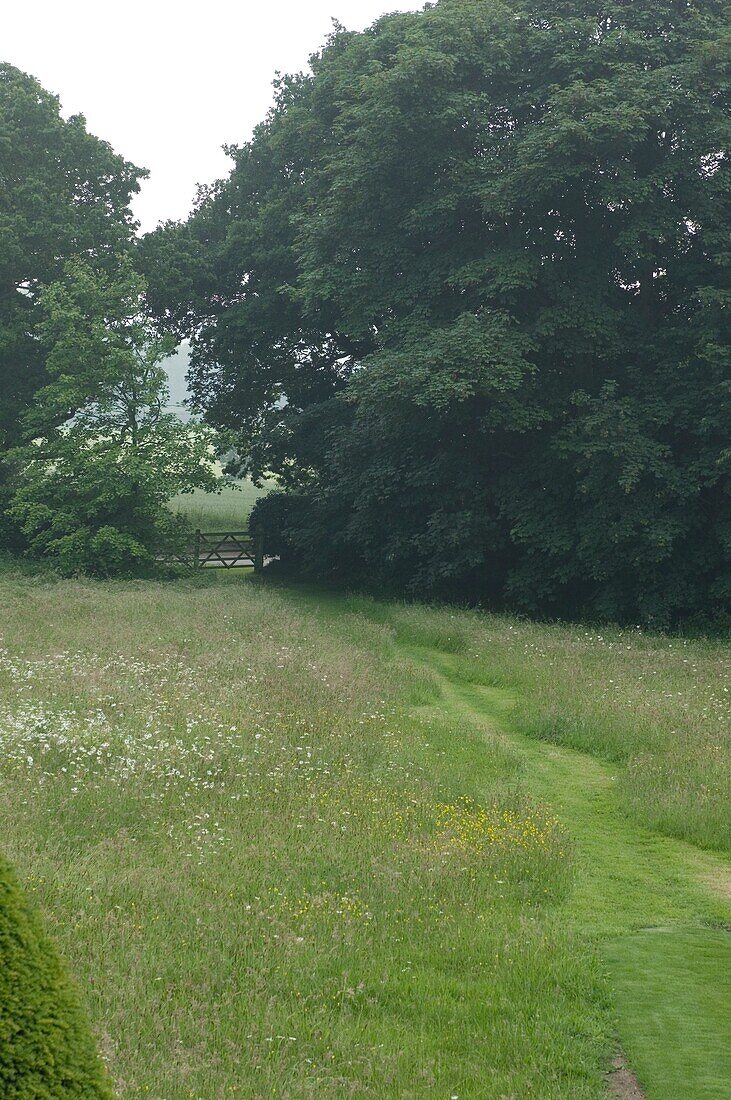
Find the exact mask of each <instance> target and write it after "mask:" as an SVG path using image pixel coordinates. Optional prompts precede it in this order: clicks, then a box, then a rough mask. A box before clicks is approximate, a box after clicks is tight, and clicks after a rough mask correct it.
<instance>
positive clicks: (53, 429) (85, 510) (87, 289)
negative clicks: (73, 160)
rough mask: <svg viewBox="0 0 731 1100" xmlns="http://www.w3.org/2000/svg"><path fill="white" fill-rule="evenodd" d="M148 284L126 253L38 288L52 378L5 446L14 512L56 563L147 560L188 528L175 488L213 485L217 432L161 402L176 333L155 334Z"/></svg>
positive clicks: (95, 567)
mask: <svg viewBox="0 0 731 1100" xmlns="http://www.w3.org/2000/svg"><path fill="white" fill-rule="evenodd" d="M144 291H145V285H144V280H143V279H142V278H141V277H140V275H139V274H137V273H136V272H135V271H134V269H133V266H132V262H131V259H130V258H129V257H127V258H126V259H125V258H122V259H121V260H120V262H119V265H118V271H116V272H114V273H113V274H112V275H104V274H100V273H98V272H97V271H95V270H94V268H93V267H92V266H91V265H90V264H89V262H88V261H87V260H85V259H81V258H77V259H75V260H71V261H69V262H68V263H67V265H66V268H65V271H64V275H63V278H61V279H59V280H58V281H57V282H55V283H51V284H50V285H49V286H47V287H46V288H45V289H44V290H43V292H42V294H41V296H40V305H41V309H42V311H43V321H42V323H41V324H39V326H38V329H37V333H38V337H39V339H40V341H41V343H42V345H43V346H44V347H45V348H46V349H47V357H46V373H47V376H48V381H47V384H46V385H45V386H44V387H43V388H42V389H41V390H39V392H38V393H37V394H36V396H35V401H34V403H33V406H32V408H31V409H30V410H29V412H28V413H27V415H26V418H25V424H26V431H27V434H28V437H29V438H28V441H27V442H26V443H25V445H23V446H18V447H16V448H15V449H14V450H13V451H11V452H10V455H9V462H10V465H11V468H12V469H13V470H14V477H13V478H12V485H13V488H14V490H15V491H14V495H13V498H12V502H11V506H10V512H11V514H12V515H14V516H15V517H16V518H17V520H18V522H19V524H20V527H21V530H22V532H23V534H24V535H25V536H26V538H27V539H28V544H29V549H30V551H31V552H32V553H35V554H38V555H42V556H45V557H49V558H51V559H53V560H54V561H55V563H56V565H57V567H58V568H59V569H60V570H61V571H62V572H64V573H76V572H78V571H79V570H83V571H84V572H87V573H96V574H101V575H107V574H116V575H119V574H124V573H139V572H140V571H142V570H144V569H148V570H149V569H152V568H154V566H155V561H156V554H157V553H158V552H159V551H160V549H161V548H162V546H163V544H164V543H165V542H166V541H168V540H172V541H175V540H176V538H179V539H180V540H183V538H184V531H183V530H182V528H183V527H184V520H183V519H182V518H181V517H176V516H173V514H172V513H171V512H170V510H169V509H168V507H167V505H168V503H169V501H170V500H171V499H172V497H174V496H175V495H176V494H177V493H180V492H186V491H190V490H191V489H193V488H202V489H210V490H213V489H215V487H216V477H215V475H214V471H213V455H214V453H215V451H214V446H215V433H214V432H213V431H212V429H210V428H206V427H204V426H203V425H200V424H198V423H196V422H194V421H192V422H190V423H188V424H184V423H182V421H181V420H180V419H179V418H178V417H177V416H175V415H174V414H173V413H168V412H166V411H165V406H166V404H167V397H168V389H167V377H166V375H165V371H164V369H163V366H162V362H163V360H164V359H165V358H166V356H168V355H169V354H170V352H171V351H172V350H173V348H174V340H173V339H172V337H170V336H169V335H165V336H163V337H162V338H155V333H154V332H153V331H152V329H151V326H150V323H149V320H148V319H147V317H146V315H145V312H144Z"/></svg>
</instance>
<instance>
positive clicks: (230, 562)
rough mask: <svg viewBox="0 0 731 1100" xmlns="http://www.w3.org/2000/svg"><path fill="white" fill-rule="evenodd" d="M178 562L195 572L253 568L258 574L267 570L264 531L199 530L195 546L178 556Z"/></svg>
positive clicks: (194, 540)
mask: <svg viewBox="0 0 731 1100" xmlns="http://www.w3.org/2000/svg"><path fill="white" fill-rule="evenodd" d="M175 560H176V561H180V562H183V563H184V564H185V565H192V566H193V568H194V569H233V568H234V567H236V566H253V568H254V572H255V573H261V571H262V569H263V568H264V533H263V532H262V531H254V532H250V531H201V530H198V529H197V530H196V531H195V532H194V535H193V542H192V545H189V546H187V547H186V548H185V549H184V550H183V551H182V552H180V553H177V554H175Z"/></svg>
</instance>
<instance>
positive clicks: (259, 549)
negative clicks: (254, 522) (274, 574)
mask: <svg viewBox="0 0 731 1100" xmlns="http://www.w3.org/2000/svg"><path fill="white" fill-rule="evenodd" d="M263 569H264V532H263V531H255V532H254V572H255V573H261V572H262V570H263Z"/></svg>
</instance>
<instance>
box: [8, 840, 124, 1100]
mask: <svg viewBox="0 0 731 1100" xmlns="http://www.w3.org/2000/svg"><path fill="white" fill-rule="evenodd" d="M0 1094H2V1096H3V1100H111V1095H112V1094H111V1090H110V1088H109V1086H108V1084H107V1081H106V1074H105V1073H104V1071H103V1069H102V1065H101V1062H100V1061H99V1059H98V1058H97V1055H96V1052H95V1050H94V1044H93V1042H92V1039H91V1036H90V1034H89V1032H88V1029H87V1025H86V1021H85V1020H84V1018H83V1015H82V1012H81V1009H80V1007H79V1004H78V1001H77V998H76V995H75V993H74V991H73V990H72V988H71V986H70V984H69V981H68V978H67V976H66V973H65V971H64V968H63V966H62V964H61V962H60V960H59V958H58V955H57V954H56V951H55V949H54V947H53V945H52V944H51V942H50V940H49V939H48V937H47V936H46V934H45V933H44V931H43V929H42V928H41V925H40V922H39V920H38V918H37V917H36V915H35V913H33V912H32V911H31V910H30V909H29V908H28V906H27V905H26V903H25V901H24V899H23V897H22V895H21V893H20V890H19V888H18V885H17V882H16V881H15V878H14V876H13V875H12V873H11V871H10V868H9V867H8V865H7V863H6V862H5V860H3V859H2V858H0Z"/></svg>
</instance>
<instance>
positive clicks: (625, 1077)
mask: <svg viewBox="0 0 731 1100" xmlns="http://www.w3.org/2000/svg"><path fill="white" fill-rule="evenodd" d="M609 1092H610V1095H611V1096H616V1097H617V1100H645V1094H644V1092H643V1091H642V1089H641V1088H640V1083H639V1081H638V1080H637V1078H636V1077H635V1075H634V1073H633V1072H632V1070H631V1069H630V1068H629V1066H628V1065H627V1062H626V1061H625V1057H624V1055H623V1054H621V1053H620V1054H616V1055H615V1056H614V1058H613V1059H612V1072H611V1073H610V1074H609Z"/></svg>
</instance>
